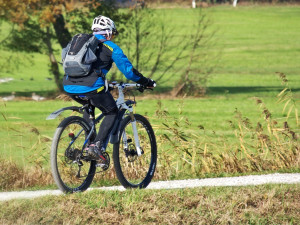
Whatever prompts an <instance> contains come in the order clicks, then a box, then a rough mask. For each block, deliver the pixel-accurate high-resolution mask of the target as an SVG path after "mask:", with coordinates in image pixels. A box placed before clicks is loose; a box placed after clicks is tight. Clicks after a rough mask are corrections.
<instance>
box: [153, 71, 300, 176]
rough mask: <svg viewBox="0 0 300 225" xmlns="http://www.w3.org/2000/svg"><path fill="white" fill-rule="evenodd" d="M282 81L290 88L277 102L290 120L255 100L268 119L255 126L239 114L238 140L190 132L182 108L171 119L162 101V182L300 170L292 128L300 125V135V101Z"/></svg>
mask: <svg viewBox="0 0 300 225" xmlns="http://www.w3.org/2000/svg"><path fill="white" fill-rule="evenodd" d="M279 76H280V78H281V80H282V82H283V84H284V86H285V87H284V89H283V91H281V92H280V93H279V94H278V96H277V99H278V101H277V102H278V103H282V102H283V103H284V106H283V113H284V112H285V111H287V114H286V116H285V118H284V120H282V118H278V119H275V118H273V115H272V113H271V112H270V110H269V109H268V108H267V107H266V105H265V104H264V102H263V100H262V99H259V98H253V99H254V100H255V102H256V104H257V105H258V110H259V111H260V112H261V115H262V118H257V121H250V119H249V118H247V117H245V116H243V115H242V113H241V112H240V111H238V110H237V109H236V110H235V112H234V115H235V116H234V118H233V120H231V121H228V123H229V129H230V130H231V131H232V133H234V135H235V138H234V139H227V138H225V137H222V136H218V135H216V134H215V133H214V132H212V135H208V133H209V131H206V132H203V131H205V129H204V127H203V126H198V128H199V130H198V131H194V130H190V129H189V127H190V125H191V124H190V122H189V121H188V118H187V117H184V116H182V114H181V113H180V112H181V111H182V108H180V107H179V116H178V117H177V116H176V117H171V116H169V114H168V112H167V111H166V110H163V109H162V108H163V107H162V106H161V102H159V103H158V110H157V112H156V116H158V117H160V118H161V119H162V121H163V122H162V125H161V126H160V129H158V131H159V132H157V134H156V135H157V140H158V145H159V146H158V148H159V150H160V151H159V158H160V160H159V162H160V165H159V166H158V168H159V169H158V173H157V177H158V178H159V179H169V178H172V177H199V176H205V175H206V174H222V173H249V172H261V171H279V170H285V169H299V168H300V142H299V134H297V132H296V131H294V130H293V129H292V128H291V127H292V126H290V121H292V122H293V121H296V126H293V127H294V128H295V129H296V130H299V129H298V128H299V120H298V108H297V101H296V100H295V99H294V97H293V93H292V90H291V88H289V87H288V83H287V79H286V76H285V75H284V74H282V73H279ZM180 105H183V104H180ZM292 112H294V114H293V113H292ZM292 115H293V116H292ZM293 125H294V124H293ZM162 130H163V131H164V132H163V133H161V131H162Z"/></svg>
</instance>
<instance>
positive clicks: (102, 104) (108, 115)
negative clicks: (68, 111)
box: [68, 91, 118, 146]
mask: <svg viewBox="0 0 300 225" xmlns="http://www.w3.org/2000/svg"><path fill="white" fill-rule="evenodd" d="M68 95H69V96H70V97H71V98H72V99H74V100H75V101H77V102H79V103H80V104H82V105H84V104H87V102H88V100H90V103H91V104H92V105H93V106H94V107H97V108H98V109H100V110H101V111H102V113H103V114H104V115H105V117H104V119H103V121H102V123H101V125H100V128H99V132H98V134H97V136H96V138H95V142H98V141H100V144H101V145H102V146H103V143H104V141H105V140H106V138H107V137H108V135H109V133H110V132H111V130H112V128H113V125H114V122H115V120H116V118H117V114H118V108H117V104H116V101H115V100H114V98H113V96H112V95H111V93H110V92H109V91H107V92H105V91H101V92H99V93H96V92H95V91H93V92H89V93H84V94H68ZM83 118H84V119H85V120H87V121H89V115H88V113H86V112H84V114H83Z"/></svg>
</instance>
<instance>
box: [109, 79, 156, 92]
mask: <svg viewBox="0 0 300 225" xmlns="http://www.w3.org/2000/svg"><path fill="white" fill-rule="evenodd" d="M155 86H156V85H155ZM155 86H154V87H155ZM108 87H109V88H111V89H113V88H118V87H122V88H123V89H124V88H127V87H136V88H137V90H138V91H140V92H144V90H146V89H149V90H153V88H149V87H146V86H144V85H141V84H132V83H123V82H120V83H118V82H116V81H113V82H112V83H110V84H108Z"/></svg>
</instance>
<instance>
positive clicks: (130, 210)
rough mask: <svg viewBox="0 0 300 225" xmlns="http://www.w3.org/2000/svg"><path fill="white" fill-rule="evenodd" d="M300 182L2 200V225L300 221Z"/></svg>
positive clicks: (102, 192)
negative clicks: (293, 183) (298, 183)
mask: <svg viewBox="0 0 300 225" xmlns="http://www.w3.org/2000/svg"><path fill="white" fill-rule="evenodd" d="M299 207H300V186H299V185H263V186H251V187H207V188H194V189H184V190H183V189H177V190H127V191H124V192H118V191H107V192H104V191H97V190H95V191H90V192H85V193H79V194H73V195H64V196H49V197H43V198H39V199H34V200H13V201H8V202H2V203H0V218H1V219H0V223H1V224H49V223H51V224H97V223H105V224H111V223H116V224H228V223H230V224H240V223H242V224H299V223H300V212H299Z"/></svg>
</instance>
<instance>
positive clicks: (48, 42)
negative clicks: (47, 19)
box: [45, 27, 63, 92]
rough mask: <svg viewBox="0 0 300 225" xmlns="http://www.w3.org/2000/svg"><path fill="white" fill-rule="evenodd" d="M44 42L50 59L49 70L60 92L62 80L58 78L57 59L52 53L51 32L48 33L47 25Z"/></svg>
mask: <svg viewBox="0 0 300 225" xmlns="http://www.w3.org/2000/svg"><path fill="white" fill-rule="evenodd" d="M45 43H46V45H47V48H48V56H49V60H50V71H51V72H52V74H53V76H54V80H55V84H56V86H57V88H58V90H59V91H60V92H62V91H63V87H62V82H61V80H60V73H59V68H58V63H57V61H56V59H55V56H54V54H53V48H52V44H51V34H50V28H49V27H47V35H46V39H45Z"/></svg>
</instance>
